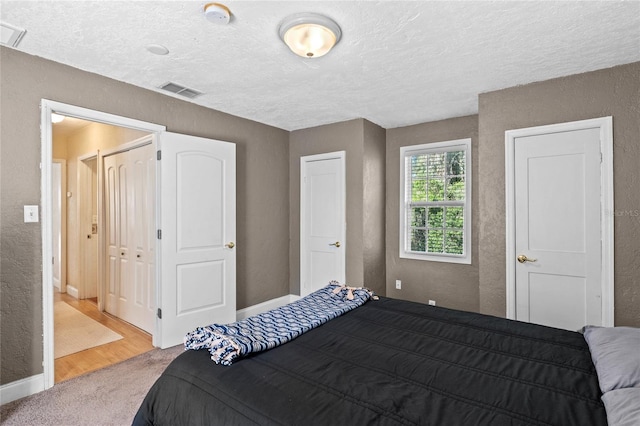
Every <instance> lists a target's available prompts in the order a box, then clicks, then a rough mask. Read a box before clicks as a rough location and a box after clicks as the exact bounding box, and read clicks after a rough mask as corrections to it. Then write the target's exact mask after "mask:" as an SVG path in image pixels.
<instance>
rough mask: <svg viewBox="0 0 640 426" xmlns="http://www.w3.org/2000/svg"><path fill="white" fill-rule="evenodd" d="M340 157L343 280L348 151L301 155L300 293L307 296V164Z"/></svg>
mask: <svg viewBox="0 0 640 426" xmlns="http://www.w3.org/2000/svg"><path fill="white" fill-rule="evenodd" d="M334 159H339V160H340V165H341V170H340V172H341V173H342V178H343V179H342V182H343V185H344V188H343V200H342V206H343V212H342V217H343V221H342V230H341V233H342V239H341V240H339V241H343V245H344V247H345V249H344V250H342V257H343V259H342V264H343V265H344V276H343V281H344V280H346V274H347V250H346V249H347V247H348V245H347V174H346V170H347V167H346V151H335V152H327V153H323V154H315V155H305V156H302V157H300V291H299V293H300V295H301V296H305V295H307V294H309V293H308V292H305V291H303V290H304V289H303V284H304V279H305V278H304V277H305V275H306V272H307V270H306V269H307V260H306V257H305V255H304V253H305V251H306V249H307V235H306V225H307V223H306V219H305V217H306V212H307V210H306V206H307V203H306V202H307V194H306V185H305V181H304V178H305V177H306V175H307V164H308V163H311V162H315V161H322V160H334Z"/></svg>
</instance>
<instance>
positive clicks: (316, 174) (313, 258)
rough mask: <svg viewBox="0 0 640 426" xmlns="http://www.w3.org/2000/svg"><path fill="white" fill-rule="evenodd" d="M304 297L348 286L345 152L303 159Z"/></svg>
mask: <svg viewBox="0 0 640 426" xmlns="http://www.w3.org/2000/svg"><path fill="white" fill-rule="evenodd" d="M300 175H301V182H300V188H301V194H300V275H301V276H300V280H301V283H300V295H301V296H306V295H308V294H310V293H312V292H314V291H316V290H318V289H320V288H322V287H324V286H326V285H327V284H328V283H329V281H331V280H336V281H338V282H340V283H344V282H345V275H346V273H345V250H346V241H345V233H346V214H345V199H346V195H345V194H346V189H345V157H344V151H341V152H337V153H330V154H321V155H312V156H307V157H302V158H301V164H300Z"/></svg>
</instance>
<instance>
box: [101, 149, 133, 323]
mask: <svg viewBox="0 0 640 426" xmlns="http://www.w3.org/2000/svg"><path fill="white" fill-rule="evenodd" d="M103 161H104V188H105V191H104V193H105V200H104V208H105V225H106V226H105V231H106V232H105V233H106V237H105V240H106V246H107V248H106V252H107V253H106V257H107V259H106V268H105V271H106V289H105V299H104V309H105V311H107V312H109V313H110V314H112V315H115V316H116V317H120V316H121V314H122V313H121V310H120V308H119V304H118V300H119V294H120V277H121V272H120V269H121V268H122V266H123V264H124V265H125V270H126V263H127V258H126V256H127V252H126V251H125V250H121V247H120V245H121V244H123V243H124V245H125V247H126V237H127V226H126V213H125V214H123V213H122V212H123V211H124V212H126V209H127V206H126V204H127V196H126V191H124V192H123V191H122V186H121V183H120V181H121V180H122V181H124V182H126V173H127V170H126V165H125V164H124V156H123V155H122V154H114V155H110V156H108V157H104V160H103ZM123 204H124V205H123ZM123 221H124V224H123V223H122V222H123ZM123 238H124V242H123V241H122V239H123Z"/></svg>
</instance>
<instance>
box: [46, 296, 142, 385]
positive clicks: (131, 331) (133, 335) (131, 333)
mask: <svg viewBox="0 0 640 426" xmlns="http://www.w3.org/2000/svg"><path fill="white" fill-rule="evenodd" d="M54 301H55V302H57V301H63V302H66V303H67V304H69V305H71V306H73V307H74V308H75V309H77V310H79V311H80V312H82V313H83V314H85V315H87V316H88V317H91V318H92V319H94V320H96V321H98V322H99V323H100V324H102V325H104V326H106V327H108V328H110V329H111V330H113V331H115V332H116V333H118V334H120V335H121V336H122V337H123V338H122V339H120V340H117V341H115V342H112V343H107V344H106V345H102V346H97V347H95V348H90V349H87V350H84V351H81V352H77V353H75V354H71V355H67V356H64V357H61V358H58V359H56V360H55V379H54V381H55V383H59V382H62V381H64V380H68V379H71V378H73V377H77V376H80V375H82V374H85V373H89V372H90V371H94V370H99V369H101V368H105V367H108V366H109V365H112V364H115V363H118V362H120V361H124V360H126V359H129V358H132V357H134V356H136V355H140V354H142V353H145V352H148V351H150V350H151V349H153V346H152V345H151V335H150V334H148V333H146V332H144V331H142V330H140V329H139V328H137V327H134V326H133V325H131V324H129V323H127V322H125V321H122V320H120V319H118V318H116V317H114V316H112V315H109V314H107V313H105V312H100V311H98V305H97V303H96V300H95V299H93V300H92V299H85V300H78V299H75V298H73V297H71V296H69V295H67V294H65V293H58V292H55V294H54ZM54 333H55V330H54Z"/></svg>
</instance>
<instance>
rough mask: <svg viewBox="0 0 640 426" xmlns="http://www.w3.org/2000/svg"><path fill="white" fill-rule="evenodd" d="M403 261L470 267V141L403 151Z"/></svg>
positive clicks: (411, 148)
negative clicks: (424, 261) (434, 262)
mask: <svg viewBox="0 0 640 426" xmlns="http://www.w3.org/2000/svg"><path fill="white" fill-rule="evenodd" d="M400 183H401V191H400V192H401V194H400V257H402V258H409V259H421V260H431V261H436V262H453V263H471V139H461V140H454V141H447V142H438V143H429V144H423V145H414V146H407V147H402V148H400Z"/></svg>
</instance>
